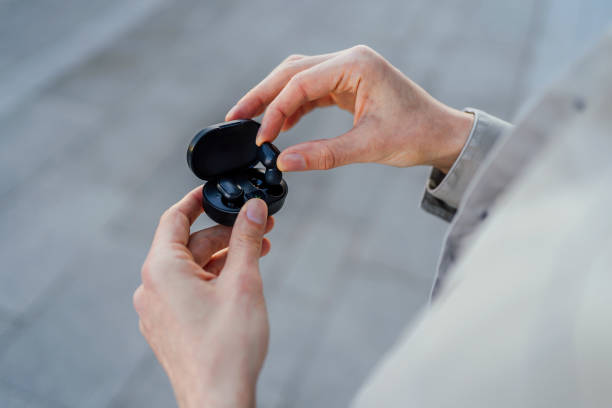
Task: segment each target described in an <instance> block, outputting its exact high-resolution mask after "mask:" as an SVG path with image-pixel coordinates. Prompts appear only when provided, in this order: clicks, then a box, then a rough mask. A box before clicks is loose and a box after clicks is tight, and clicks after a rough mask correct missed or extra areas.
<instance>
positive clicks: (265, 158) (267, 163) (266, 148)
mask: <svg viewBox="0 0 612 408" xmlns="http://www.w3.org/2000/svg"><path fill="white" fill-rule="evenodd" d="M279 154H280V151H279V150H278V149H277V148H276V146H274V145H273V144H272V143H268V142H266V143H264V144H262V145H261V146H260V147H259V149H258V150H257V159H258V160H259V161H260V162H261V164H263V165H264V167H265V168H266V175H265V179H266V183H268V184H270V185H278V184H279V183H280V182H281V180H282V179H283V173H281V171H280V170H279V169H278V168H277V167H276V159H278V155H279Z"/></svg>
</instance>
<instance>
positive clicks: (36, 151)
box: [0, 95, 101, 195]
mask: <svg viewBox="0 0 612 408" xmlns="http://www.w3.org/2000/svg"><path fill="white" fill-rule="evenodd" d="M100 119H101V113H100V112H98V111H96V110H94V109H93V108H92V107H91V106H87V105H85V104H83V103H75V102H74V101H72V100H70V99H67V98H64V97H60V96H56V95H45V96H41V97H39V98H37V99H36V100H35V101H32V102H31V103H29V104H27V105H26V106H24V107H23V108H22V109H21V110H19V111H18V112H16V113H14V114H11V115H10V116H5V117H0V124H2V128H3V131H2V134H3V136H2V138H1V139H0V195H4V194H7V193H8V192H9V191H13V190H15V189H16V188H18V187H19V186H21V185H23V184H24V183H26V182H27V183H29V182H31V180H32V179H36V178H38V177H41V176H42V174H41V173H43V171H42V170H41V169H44V168H47V167H49V166H53V165H56V164H57V163H58V162H61V161H63V160H65V158H66V156H65V155H66V153H67V152H70V148H71V146H72V145H73V144H77V145H78V144H81V143H86V142H87V141H89V140H91V139H92V137H93V136H92V135H93V133H94V132H95V130H94V129H96V126H99V125H100V122H98V121H99V120H100Z"/></svg>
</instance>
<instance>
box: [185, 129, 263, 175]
mask: <svg viewBox="0 0 612 408" xmlns="http://www.w3.org/2000/svg"><path fill="white" fill-rule="evenodd" d="M258 130H259V123H257V122H255V121H254V120H250V119H239V120H233V121H231V122H224V123H219V124H216V125H212V126H209V127H207V128H205V129H202V130H201V131H200V132H198V134H197V135H195V136H194V138H193V139H192V140H191V143H190V144H189V149H188V150H187V164H188V165H189V168H190V169H191V171H192V172H193V173H194V174H195V175H196V176H197V177H198V178H201V179H202V180H210V179H212V178H215V177H217V176H220V175H222V174H224V173H229V172H232V171H235V170H239V169H242V168H249V167H253V166H254V165H255V164H256V163H257V145H256V144H255V137H256V136H257V131H258Z"/></svg>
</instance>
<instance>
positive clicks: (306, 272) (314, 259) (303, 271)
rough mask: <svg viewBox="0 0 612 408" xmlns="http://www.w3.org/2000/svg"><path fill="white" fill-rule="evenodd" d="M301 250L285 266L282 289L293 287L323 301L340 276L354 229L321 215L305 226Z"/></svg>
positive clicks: (330, 294)
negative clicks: (291, 263)
mask: <svg viewBox="0 0 612 408" xmlns="http://www.w3.org/2000/svg"><path fill="white" fill-rule="evenodd" d="M303 233H304V235H302V236H301V238H300V251H299V252H298V253H297V254H296V259H295V260H294V263H293V265H289V266H288V268H287V269H285V273H286V275H285V276H284V277H283V278H282V280H281V283H280V290H281V291H283V290H285V288H290V289H291V290H292V291H294V292H297V293H300V294H302V295H304V296H306V297H308V298H311V299H314V300H316V301H317V302H321V301H324V300H327V299H330V298H331V297H332V292H331V287H332V284H333V282H335V280H336V279H337V278H338V276H339V274H340V272H341V267H342V263H343V261H344V260H345V256H346V254H347V251H348V249H349V246H350V244H351V241H352V231H351V230H350V229H347V228H345V227H344V226H343V225H341V224H338V223H337V222H336V220H333V219H330V218H328V217H321V218H319V219H315V220H313V221H311V222H310V225H308V228H307V229H306V228H304V231H303Z"/></svg>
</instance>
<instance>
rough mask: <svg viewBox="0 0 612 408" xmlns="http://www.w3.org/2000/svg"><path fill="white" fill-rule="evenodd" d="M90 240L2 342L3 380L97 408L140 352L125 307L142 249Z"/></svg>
mask: <svg viewBox="0 0 612 408" xmlns="http://www.w3.org/2000/svg"><path fill="white" fill-rule="evenodd" d="M97 245H98V247H97V249H96V251H95V252H88V253H81V254H80V256H79V257H78V259H76V260H75V261H74V262H72V263H71V264H70V265H68V271H69V274H67V275H66V276H64V277H63V280H62V281H61V282H58V283H57V284H56V285H55V288H54V291H53V294H49V296H48V297H47V299H46V301H45V302H44V304H41V305H40V306H39V307H38V308H37V310H31V311H30V312H29V313H28V315H27V316H26V319H25V322H24V325H23V327H22V329H21V330H20V331H19V332H18V333H15V335H14V336H13V338H12V342H11V343H10V344H8V345H6V346H4V347H3V350H2V354H1V356H0V380H2V381H3V382H4V383H6V384H8V385H12V386H15V387H19V389H22V390H24V391H25V392H26V393H32V394H33V395H38V396H39V397H40V398H43V399H45V400H51V401H58V402H59V403H61V404H63V405H66V406H73V407H75V406H78V407H102V406H106V404H107V403H108V401H109V400H110V398H112V397H113V396H114V395H115V394H116V393H117V392H119V390H120V389H121V386H122V384H123V383H124V382H125V381H126V380H127V378H128V376H129V373H131V372H132V370H133V369H134V368H135V367H136V365H137V364H138V362H139V361H140V359H141V358H142V356H143V355H144V353H145V352H146V351H147V349H148V346H147V345H146V343H145V341H144V339H143V338H142V336H141V335H140V332H139V331H138V324H137V316H136V313H135V312H134V311H133V309H132V293H133V290H134V289H135V288H136V286H137V284H138V282H139V280H140V276H139V270H140V264H141V259H140V258H141V254H139V253H134V252H133V251H132V250H131V248H130V247H128V246H125V245H118V244H114V243H112V242H104V240H102V239H101V240H98V241H97Z"/></svg>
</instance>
